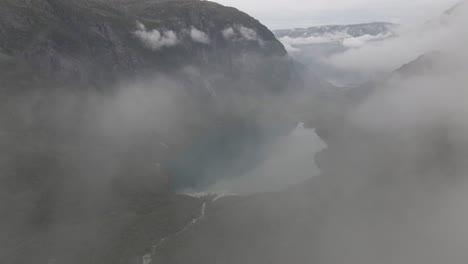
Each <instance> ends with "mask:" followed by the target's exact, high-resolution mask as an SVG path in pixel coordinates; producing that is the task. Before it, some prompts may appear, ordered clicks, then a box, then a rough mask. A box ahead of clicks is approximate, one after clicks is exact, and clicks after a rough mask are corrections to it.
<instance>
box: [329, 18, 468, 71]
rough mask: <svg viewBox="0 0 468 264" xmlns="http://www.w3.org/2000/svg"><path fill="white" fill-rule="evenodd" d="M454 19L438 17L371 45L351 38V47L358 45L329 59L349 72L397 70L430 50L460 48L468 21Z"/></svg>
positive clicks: (349, 43)
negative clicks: (440, 18)
mask: <svg viewBox="0 0 468 264" xmlns="http://www.w3.org/2000/svg"><path fill="white" fill-rule="evenodd" d="M451 20H452V21H446V19H444V20H436V21H431V22H430V23H426V24H424V25H422V26H418V27H413V28H402V29H400V30H399V32H397V36H396V37H393V38H388V39H386V40H384V41H369V42H368V43H367V45H360V43H359V40H352V41H348V42H347V43H346V44H347V45H348V46H353V45H354V46H356V47H357V48H354V49H349V50H347V51H345V52H343V53H338V54H335V55H333V56H331V57H330V58H329V59H328V61H329V63H330V64H331V65H333V66H335V67H338V68H340V69H344V70H348V71H354V72H360V73H363V72H370V73H379V72H380V73H382V72H391V71H394V70H396V69H398V68H400V67H401V66H403V65H404V64H407V63H409V62H411V61H413V60H415V59H416V58H418V57H419V56H421V55H424V54H427V53H431V52H434V51H441V52H443V51H447V52H452V51H453V50H460V49H461V46H463V45H464V44H466V42H467V41H466V37H464V36H466V34H467V33H468V30H467V29H466V28H465V26H464V25H466V23H467V22H468V21H467V20H466V18H463V17H461V16H458V17H453V18H451ZM462 55H464V54H463V53H460V54H458V56H462Z"/></svg>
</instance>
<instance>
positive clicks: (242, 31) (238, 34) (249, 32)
mask: <svg viewBox="0 0 468 264" xmlns="http://www.w3.org/2000/svg"><path fill="white" fill-rule="evenodd" d="M221 33H222V34H223V37H224V39H226V40H234V41H242V40H247V41H256V42H258V43H259V44H262V43H263V40H262V39H261V38H260V36H259V35H258V33H257V32H256V31H255V30H253V29H251V28H248V27H245V26H241V25H234V26H232V27H228V28H226V29H224V30H223V31H222V32H221Z"/></svg>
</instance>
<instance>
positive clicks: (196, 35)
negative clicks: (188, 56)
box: [190, 27, 211, 44]
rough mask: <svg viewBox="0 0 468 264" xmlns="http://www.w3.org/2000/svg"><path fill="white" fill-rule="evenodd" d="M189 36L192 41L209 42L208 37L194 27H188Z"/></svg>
mask: <svg viewBox="0 0 468 264" xmlns="http://www.w3.org/2000/svg"><path fill="white" fill-rule="evenodd" d="M190 37H191V38H192V40H193V41H194V42H198V43H202V44H210V42H211V41H210V37H209V36H208V35H207V34H206V33H205V32H203V31H200V30H198V29H197V28H195V27H192V28H191V29H190Z"/></svg>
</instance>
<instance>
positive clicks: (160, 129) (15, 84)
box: [0, 0, 297, 264]
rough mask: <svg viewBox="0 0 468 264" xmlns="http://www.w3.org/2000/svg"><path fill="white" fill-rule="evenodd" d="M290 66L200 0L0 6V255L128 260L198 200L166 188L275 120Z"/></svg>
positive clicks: (286, 123) (242, 19)
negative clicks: (0, 235) (0, 216)
mask: <svg viewBox="0 0 468 264" xmlns="http://www.w3.org/2000/svg"><path fill="white" fill-rule="evenodd" d="M296 77H297V75H296V73H295V66H294V63H293V62H292V61H291V59H290V58H289V57H288V56H287V52H286V50H285V49H284V47H283V45H282V44H281V43H280V42H279V41H278V40H277V39H276V38H275V36H274V34H273V33H272V32H271V31H270V30H268V29H267V28H266V27H265V26H264V25H262V24H261V23H260V22H259V21H257V20H256V19H254V18H252V17H250V16H249V15H247V14H245V13H243V12H241V11H239V10H236V9H234V8H229V7H224V6H222V5H219V4H216V3H213V2H208V1H147V0H132V1H130V0H129V1H124V0H118V1H100V0H79V1H63V0H62V1H61V0H18V1H17V0H5V1H1V3H0V86H1V87H0V123H1V124H2V125H1V126H0V145H1V149H2V151H0V197H1V198H2V199H1V201H0V211H1V213H2V215H4V216H6V217H2V219H1V220H0V233H2V234H4V235H3V236H2V237H1V238H0V247H1V248H2V250H1V251H0V262H1V263H15V264H16V263H18V264H20V263H31V262H39V263H61V262H63V263H100V264H102V263H141V261H142V260H141V258H142V256H143V255H145V254H146V253H147V252H149V251H151V248H152V245H153V243H154V242H155V241H158V240H159V239H161V238H164V237H166V236H169V235H171V234H174V233H177V232H178V231H180V230H184V228H186V227H187V226H190V223H191V222H192V221H194V219H197V218H198V217H199V215H200V211H201V210H202V209H203V204H204V202H205V198H194V197H189V196H184V195H177V194H176V190H178V189H179V188H183V187H186V186H187V185H190V186H195V185H196V184H209V183H210V182H211V181H213V180H216V178H215V179H213V178H212V177H213V175H217V177H222V176H225V177H228V176H230V175H229V174H228V173H226V174H225V175H219V174H215V173H214V172H217V169H218V168H215V169H213V173H209V169H210V166H211V165H212V164H214V162H212V161H213V160H216V162H215V163H216V165H218V166H219V168H222V169H224V170H232V171H235V170H236V169H237V168H238V167H240V168H241V169H246V167H248V166H252V161H253V160H255V158H256V154H255V153H256V151H257V149H260V148H261V142H260V141H257V140H256V139H258V138H259V137H263V136H264V135H269V136H271V137H274V136H275V134H282V133H285V132H287V131H288V130H289V129H291V127H290V126H291V121H290V120H289V117H288V116H287V114H284V117H282V116H281V113H282V112H283V111H282V108H281V105H284V104H285V103H286V102H284V101H282V99H281V95H284V94H288V93H293V92H294V89H296V88H295V87H296V84H295V78H296ZM278 102H282V103H278ZM278 113H279V114H278ZM223 127H224V128H226V129H224V130H223V129H219V128H223ZM272 127H273V128H275V132H274V133H271V132H270V130H271V128H272ZM227 128H229V130H228V129H227ZM252 142H257V143H258V142H260V143H258V144H257V145H255V144H252ZM246 151H248V152H246ZM245 153H249V155H245ZM184 154H187V155H184ZM237 160H239V162H238V164H235V165H232V164H234V163H235V162H234V161H237ZM174 164H176V165H174ZM230 166H232V167H233V168H231V167H230ZM176 169H177V170H176Z"/></svg>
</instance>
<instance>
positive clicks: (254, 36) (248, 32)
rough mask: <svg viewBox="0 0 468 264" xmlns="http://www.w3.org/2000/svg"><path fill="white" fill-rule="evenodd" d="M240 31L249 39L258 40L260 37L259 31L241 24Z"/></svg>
mask: <svg viewBox="0 0 468 264" xmlns="http://www.w3.org/2000/svg"><path fill="white" fill-rule="evenodd" d="M239 33H240V34H241V35H242V36H243V37H244V38H245V39H247V40H251V41H257V40H258V39H259V38H258V34H257V32H256V31H255V30H253V29H251V28H247V27H244V26H241V27H240V28H239Z"/></svg>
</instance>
